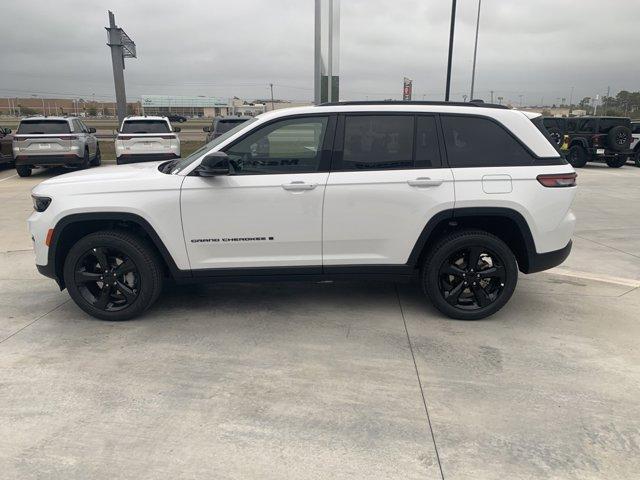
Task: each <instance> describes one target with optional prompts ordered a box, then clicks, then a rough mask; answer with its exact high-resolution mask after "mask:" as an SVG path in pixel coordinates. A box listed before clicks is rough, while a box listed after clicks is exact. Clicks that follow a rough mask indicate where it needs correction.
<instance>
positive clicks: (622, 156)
mask: <svg viewBox="0 0 640 480" xmlns="http://www.w3.org/2000/svg"><path fill="white" fill-rule="evenodd" d="M543 123H544V126H545V127H546V129H547V131H548V132H549V135H550V136H551V137H552V138H553V140H554V141H555V142H556V144H557V145H558V147H559V148H560V149H561V150H562V151H563V152H564V153H565V155H566V157H567V160H568V161H569V163H570V164H571V165H572V166H573V167H584V166H585V164H586V163H587V162H593V161H605V162H606V163H607V165H609V166H610V167H613V168H619V167H621V166H623V165H624V164H625V163H627V160H629V159H630V158H631V157H632V156H633V150H631V142H632V141H633V138H632V136H631V120H630V119H629V118H624V117H571V118H552V117H548V118H545V119H544V120H543Z"/></svg>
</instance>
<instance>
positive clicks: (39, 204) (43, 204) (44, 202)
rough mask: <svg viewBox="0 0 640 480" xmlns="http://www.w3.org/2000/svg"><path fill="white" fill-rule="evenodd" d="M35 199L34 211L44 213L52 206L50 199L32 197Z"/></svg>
mask: <svg viewBox="0 0 640 480" xmlns="http://www.w3.org/2000/svg"><path fill="white" fill-rule="evenodd" d="M31 198H32V199H33V209H34V210H35V211H36V212H44V211H45V210H46V209H47V207H48V206H49V204H51V199H50V198H49V197H36V196H35V195H31Z"/></svg>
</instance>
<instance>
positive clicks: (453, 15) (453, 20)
mask: <svg viewBox="0 0 640 480" xmlns="http://www.w3.org/2000/svg"><path fill="white" fill-rule="evenodd" d="M455 28H456V0H451V28H450V30H449V59H448V60H447V87H446V89H445V93H444V101H445V102H448V101H449V92H450V90H451V60H452V59H453V32H454V30H455Z"/></svg>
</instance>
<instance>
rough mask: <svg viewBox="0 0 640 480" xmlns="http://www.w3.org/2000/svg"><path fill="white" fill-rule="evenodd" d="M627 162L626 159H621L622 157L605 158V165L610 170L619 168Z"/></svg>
mask: <svg viewBox="0 0 640 480" xmlns="http://www.w3.org/2000/svg"><path fill="white" fill-rule="evenodd" d="M627 160H628V158H627V157H622V156H620V157H614V158H607V165H609V166H610V167H611V168H620V167H622V166H623V165H625V164H626V163H627Z"/></svg>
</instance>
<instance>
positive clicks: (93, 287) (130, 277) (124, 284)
mask: <svg viewBox="0 0 640 480" xmlns="http://www.w3.org/2000/svg"><path fill="white" fill-rule="evenodd" d="M74 281H75V285H76V287H77V289H78V290H79V291H80V293H81V295H82V297H83V298H84V299H85V300H86V301H87V302H88V303H89V304H90V305H92V306H93V307H94V308H97V309H98V310H104V311H106V312H117V311H119V310H123V309H125V308H127V307H129V306H130V305H132V304H133V303H134V302H135V301H136V299H137V298H138V294H139V292H140V272H139V271H138V267H137V266H136V264H135V262H134V261H133V260H131V258H129V257H128V256H127V255H126V254H125V253H124V252H121V251H118V250H117V249H114V248H107V247H96V248H92V249H90V250H88V251H86V252H85V253H84V255H82V256H81V257H80V258H79V259H78V261H77V263H76V267H75V275H74Z"/></svg>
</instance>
